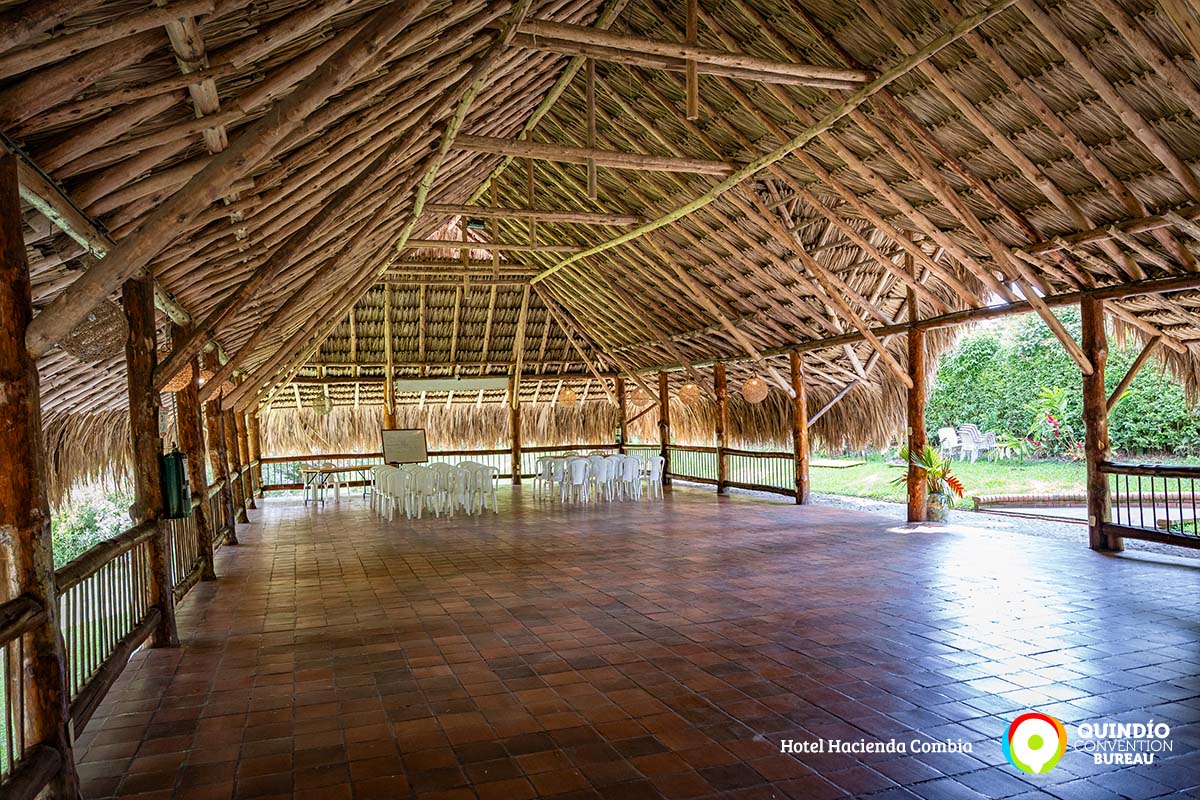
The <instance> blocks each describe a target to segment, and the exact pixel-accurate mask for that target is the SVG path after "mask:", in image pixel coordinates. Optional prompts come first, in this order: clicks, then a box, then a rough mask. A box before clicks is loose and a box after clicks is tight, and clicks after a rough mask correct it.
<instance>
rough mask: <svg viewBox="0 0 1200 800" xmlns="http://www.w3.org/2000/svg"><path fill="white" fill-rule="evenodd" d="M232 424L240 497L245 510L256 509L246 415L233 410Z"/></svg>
mask: <svg viewBox="0 0 1200 800" xmlns="http://www.w3.org/2000/svg"><path fill="white" fill-rule="evenodd" d="M233 424H234V426H235V430H236V431H237V446H238V461H240V462H241V464H242V480H241V483H242V496H243V498H245V500H246V507H247V508H258V505H257V504H256V503H255V502H254V478H253V475H252V471H251V470H250V435H249V433H248V432H247V431H246V415H245V414H243V413H242V412H241V411H238V410H234V412H233Z"/></svg>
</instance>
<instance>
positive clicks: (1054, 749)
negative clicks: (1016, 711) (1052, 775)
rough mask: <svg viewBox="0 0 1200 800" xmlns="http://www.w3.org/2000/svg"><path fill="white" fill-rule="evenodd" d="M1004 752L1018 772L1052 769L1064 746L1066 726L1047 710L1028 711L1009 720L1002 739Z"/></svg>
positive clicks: (1065, 745)
mask: <svg viewBox="0 0 1200 800" xmlns="http://www.w3.org/2000/svg"><path fill="white" fill-rule="evenodd" d="M1003 745H1004V747H1003V749H1004V756H1005V757H1006V758H1007V759H1008V761H1009V763H1010V764H1012V765H1013V766H1014V767H1016V768H1017V769H1019V770H1021V771H1022V772H1028V773H1029V774H1030V775H1040V774H1042V773H1045V772H1049V771H1050V770H1052V769H1054V766H1055V765H1056V764H1057V763H1058V762H1059V760H1060V759H1061V758H1062V757H1063V753H1065V752H1066V750H1067V729H1066V728H1065V727H1064V726H1063V724H1062V723H1061V722H1059V721H1058V720H1056V719H1055V718H1054V717H1051V716H1049V715H1047V714H1038V713H1036V712H1029V713H1027V714H1022V715H1021V716H1019V717H1017V718H1016V719H1015V720H1013V722H1012V724H1011V725H1009V726H1008V733H1007V734H1006V735H1005V737H1004V742H1003Z"/></svg>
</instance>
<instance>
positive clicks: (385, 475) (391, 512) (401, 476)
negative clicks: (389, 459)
mask: <svg viewBox="0 0 1200 800" xmlns="http://www.w3.org/2000/svg"><path fill="white" fill-rule="evenodd" d="M405 483H406V475H405V473H403V472H401V471H400V470H398V469H396V468H395V467H383V468H382V469H380V471H379V513H380V515H382V514H383V513H384V509H385V507H386V509H387V518H388V522H391V521H392V520H393V519H394V518H395V516H396V506H397V505H405V506H406V507H407V503H406V502H405Z"/></svg>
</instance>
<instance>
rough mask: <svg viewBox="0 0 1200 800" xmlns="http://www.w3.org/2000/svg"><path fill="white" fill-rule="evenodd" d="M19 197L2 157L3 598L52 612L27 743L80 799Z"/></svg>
mask: <svg viewBox="0 0 1200 800" xmlns="http://www.w3.org/2000/svg"><path fill="white" fill-rule="evenodd" d="M17 192H18V187H17V162H16V159H15V158H13V157H12V156H0V476H2V480H0V531H4V532H5V534H6V535H7V536H8V542H7V544H6V545H4V544H0V580H3V581H4V585H3V587H2V590H3V595H0V599H12V598H16V597H19V596H21V595H23V594H24V595H29V596H30V597H31V598H32V599H33V600H35V601H37V603H38V604H39V605H40V606H41V607H42V608H43V609H44V610H45V617H44V619H43V621H42V623H41V624H40V625H38V626H36V627H35V628H33V629H32V630H31V631H29V633H27V634H26V635H25V643H24V644H25V664H24V669H23V670H22V672H23V674H24V677H25V682H24V686H23V687H21V688H22V691H23V692H24V694H25V718H24V722H23V725H24V734H25V743H26V747H27V748H31V747H34V746H37V745H45V746H47V747H53V748H54V749H55V750H57V751H58V753H59V756H60V758H61V761H60V765H59V770H58V772H57V774H56V775H55V776H54V778H53V780H52V781H51V782H50V784H49V786H48V787H47V790H46V791H45V793H44V795H43V796H44V797H46V798H48V799H49V800H75V798H77V797H78V796H79V779H78V777H77V775H76V773H75V756H74V753H73V752H72V749H71V736H70V728H69V721H70V712H69V710H68V707H67V682H66V659H65V656H64V649H63V641H62V637H61V635H60V632H59V623H58V591H57V589H56V588H55V584H54V551H53V548H52V546H51V541H50V508H49V505H48V504H47V502H46V489H45V485H44V476H45V472H44V468H45V456H44V452H43V450H42V420H41V400H40V395H39V392H38V374H37V364H36V363H35V362H34V360H33V358H31V357H30V355H29V351H28V350H26V348H25V331H26V329H27V328H28V327H29V322H30V320H32V319H33V306H32V301H31V295H30V287H29V267H28V265H27V263H26V261H25V241H24V237H23V235H22V232H21V203H20V200H19V199H18V195H17ZM5 562H7V563H5Z"/></svg>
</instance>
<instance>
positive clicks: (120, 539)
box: [54, 521, 158, 594]
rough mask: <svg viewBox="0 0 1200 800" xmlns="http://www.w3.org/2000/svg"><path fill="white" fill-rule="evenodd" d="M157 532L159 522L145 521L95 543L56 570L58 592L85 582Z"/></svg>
mask: <svg viewBox="0 0 1200 800" xmlns="http://www.w3.org/2000/svg"><path fill="white" fill-rule="evenodd" d="M157 533H158V522H156V521H150V522H143V523H142V524H141V525H138V526H137V527H136V528H130V529H129V530H127V531H125V532H124V533H121V534H118V535H117V536H114V537H113V538H111V539H107V540H105V541H103V542H100V543H99V544H96V545H93V546H92V547H91V548H90V549H88V550H87V551H86V552H84V553H83V554H82V555H80V556H79V557H78V558H76V559H75V560H74V561H72V562H70V563H69V564H65V565H63V566H61V567H59V568H58V569H57V570H56V571H55V573H54V581H55V585H56V586H57V587H58V593H59V594H62V593H63V592H65V591H67V590H68V589H71V588H73V587H75V586H78V585H79V584H81V583H83V582H84V581H86V580H87V579H88V578H90V577H91V576H92V575H95V574H96V573H97V572H99V571H100V569H101V567H103V566H104V565H105V564H108V563H109V562H110V561H112V560H113V559H115V558H117V557H118V556H120V555H122V554H124V553H128V552H129V551H130V550H132V549H133V548H135V547H137V546H138V545H139V544H141V543H142V542H145V541H148V540H150V539H152V538H153V537H154V536H155V534H157Z"/></svg>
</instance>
